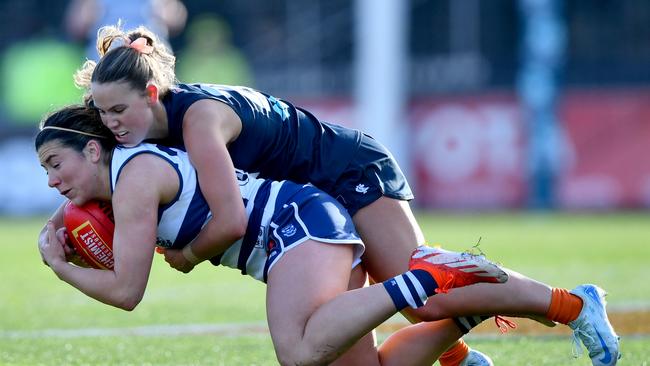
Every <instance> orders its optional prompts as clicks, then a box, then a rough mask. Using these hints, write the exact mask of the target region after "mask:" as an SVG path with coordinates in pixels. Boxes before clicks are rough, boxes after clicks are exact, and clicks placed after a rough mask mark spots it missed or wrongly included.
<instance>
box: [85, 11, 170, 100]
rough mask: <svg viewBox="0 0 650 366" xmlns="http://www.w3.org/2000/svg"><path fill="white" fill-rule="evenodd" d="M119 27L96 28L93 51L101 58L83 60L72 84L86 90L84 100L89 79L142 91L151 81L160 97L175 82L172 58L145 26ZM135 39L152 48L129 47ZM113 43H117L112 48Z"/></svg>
mask: <svg viewBox="0 0 650 366" xmlns="http://www.w3.org/2000/svg"><path fill="white" fill-rule="evenodd" d="M120 26H121V25H120V24H119V23H118V24H117V25H110V26H105V27H102V28H100V29H99V31H98V32H97V51H98V52H99V55H100V56H101V58H100V59H99V62H95V61H92V60H86V62H85V63H84V64H83V66H82V67H81V69H79V70H77V72H76V73H75V75H74V82H75V85H77V87H79V88H82V89H85V90H86V91H87V95H86V96H85V99H86V101H88V100H89V99H90V96H89V94H88V93H89V92H88V91H89V89H90V84H91V83H93V82H97V83H108V82H127V83H128V84H129V85H130V86H131V87H132V88H134V89H136V90H141V91H144V90H145V88H146V86H147V83H148V82H150V81H152V82H153V83H154V84H156V86H157V87H158V90H159V91H160V96H161V97H162V96H164V95H165V94H166V93H167V91H169V89H170V88H171V87H172V86H173V85H174V84H176V82H177V81H176V74H175V72H174V65H175V63H176V57H174V55H173V54H172V52H171V51H170V50H169V48H167V46H166V45H165V44H164V43H163V42H162V41H160V40H159V39H158V37H157V36H156V35H155V34H154V33H153V32H151V31H150V30H149V29H147V28H145V27H143V26H140V27H138V28H136V29H133V30H130V31H123V30H122V29H121V28H120ZM138 38H144V39H146V41H147V45H148V46H151V47H152V49H153V50H152V51H151V52H150V53H149V52H147V53H144V52H141V51H139V50H137V49H136V48H133V47H129V45H130V44H131V42H133V41H135V40H136V39H138ZM116 41H117V42H116ZM114 43H119V45H118V46H116V47H115V45H114ZM111 46H114V47H111Z"/></svg>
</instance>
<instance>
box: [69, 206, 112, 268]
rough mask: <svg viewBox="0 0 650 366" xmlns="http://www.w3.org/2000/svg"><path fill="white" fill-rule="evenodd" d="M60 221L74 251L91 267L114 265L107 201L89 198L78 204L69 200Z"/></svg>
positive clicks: (110, 221) (109, 213) (110, 208)
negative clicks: (86, 201) (90, 199)
mask: <svg viewBox="0 0 650 366" xmlns="http://www.w3.org/2000/svg"><path fill="white" fill-rule="evenodd" d="M63 223H64V224H65V228H66V230H67V231H68V237H69V239H70V242H71V243H72V245H73V246H74V248H75V250H76V252H77V254H78V255H79V256H80V257H81V258H82V259H83V260H84V261H85V262H86V263H87V264H88V265H89V266H90V267H92V268H97V269H113V231H114V230H115V220H114V219H113V208H112V207H111V204H110V203H108V202H100V201H90V202H88V203H86V204H85V205H83V206H81V207H79V206H75V205H74V204H73V203H72V202H70V201H68V202H67V203H66V204H65V207H64V208H63Z"/></svg>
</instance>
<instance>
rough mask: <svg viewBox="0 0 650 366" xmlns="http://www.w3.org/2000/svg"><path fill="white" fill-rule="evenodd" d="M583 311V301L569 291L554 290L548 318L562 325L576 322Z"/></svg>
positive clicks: (547, 314)
mask: <svg viewBox="0 0 650 366" xmlns="http://www.w3.org/2000/svg"><path fill="white" fill-rule="evenodd" d="M581 310H582V299H581V298H580V297H578V296H576V295H574V294H572V293H570V292H569V290H566V289H563V288H553V290H552V294H551V306H550V307H549V308H548V312H547V313H546V317H547V318H549V319H550V320H553V321H556V322H558V323H562V324H568V323H569V322H571V321H574V320H575V319H576V318H577V317H578V315H580V311H581Z"/></svg>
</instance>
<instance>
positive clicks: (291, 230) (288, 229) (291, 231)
mask: <svg viewBox="0 0 650 366" xmlns="http://www.w3.org/2000/svg"><path fill="white" fill-rule="evenodd" d="M297 231H298V229H296V227H295V226H293V224H289V225H287V226H285V227H283V228H282V229H281V230H280V232H281V233H282V235H284V236H286V237H287V238H290V237H292V236H294V235H295V234H296V232H297Z"/></svg>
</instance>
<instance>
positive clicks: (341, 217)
mask: <svg viewBox="0 0 650 366" xmlns="http://www.w3.org/2000/svg"><path fill="white" fill-rule="evenodd" d="M295 186H297V185H296V184H295V183H291V182H285V183H284V186H283V188H282V189H281V190H280V193H279V194H278V197H277V202H279V204H278V205H277V206H276V208H275V211H274V213H273V216H272V218H271V222H270V224H269V230H268V231H269V235H268V241H267V252H268V258H267V260H266V264H265V266H264V267H265V268H264V279H263V281H264V282H266V279H267V276H268V273H269V272H270V271H271V268H272V267H273V265H274V264H275V263H277V262H278V260H280V258H281V257H282V256H283V255H284V253H286V252H287V251H288V250H291V249H292V248H295V247H297V246H298V245H300V244H302V243H304V242H305V241H307V240H314V241H318V242H322V243H328V244H355V248H354V261H353V268H354V266H356V265H357V264H359V263H360V262H361V255H362V254H363V252H364V248H365V247H364V245H363V242H362V241H361V239H360V238H359V235H358V234H357V231H356V229H355V228H354V223H353V222H352V218H351V217H350V215H349V214H348V212H347V211H346V210H345V208H343V207H342V206H341V204H340V203H339V202H337V201H335V200H334V199H333V198H332V197H331V196H329V195H327V194H325V193H323V191H321V190H320V189H318V188H316V187H314V186H312V185H310V184H306V185H304V186H302V187H301V188H299V189H297V188H298V187H295Z"/></svg>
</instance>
